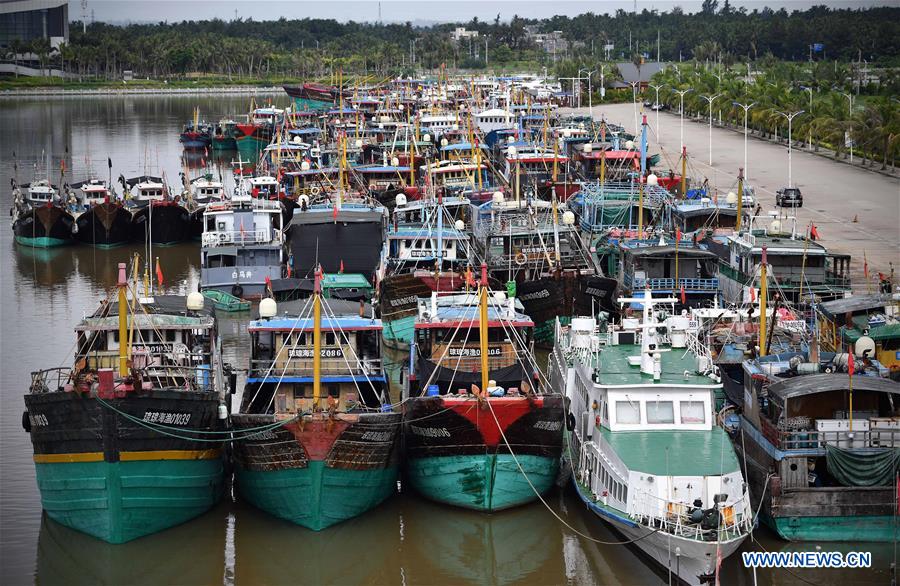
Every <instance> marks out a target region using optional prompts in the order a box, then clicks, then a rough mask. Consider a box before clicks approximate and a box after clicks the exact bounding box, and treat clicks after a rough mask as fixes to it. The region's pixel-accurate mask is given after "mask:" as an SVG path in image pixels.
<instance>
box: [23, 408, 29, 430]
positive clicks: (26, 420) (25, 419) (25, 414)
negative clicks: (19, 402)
mask: <svg viewBox="0 0 900 586" xmlns="http://www.w3.org/2000/svg"><path fill="white" fill-rule="evenodd" d="M22 429H24V430H25V432H26V433H31V418H30V417H28V411H22Z"/></svg>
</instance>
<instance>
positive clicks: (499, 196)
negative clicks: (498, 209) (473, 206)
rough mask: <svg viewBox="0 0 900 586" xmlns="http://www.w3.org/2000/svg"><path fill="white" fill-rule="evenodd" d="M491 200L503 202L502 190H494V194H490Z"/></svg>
mask: <svg viewBox="0 0 900 586" xmlns="http://www.w3.org/2000/svg"><path fill="white" fill-rule="evenodd" d="M491 200H492V201H493V202H494V203H503V192H502V191H495V192H494V195H493V196H491Z"/></svg>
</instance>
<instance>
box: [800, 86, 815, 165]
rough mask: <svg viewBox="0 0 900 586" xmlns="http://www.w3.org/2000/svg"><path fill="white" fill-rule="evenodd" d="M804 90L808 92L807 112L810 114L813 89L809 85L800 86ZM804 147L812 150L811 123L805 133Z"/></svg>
mask: <svg viewBox="0 0 900 586" xmlns="http://www.w3.org/2000/svg"><path fill="white" fill-rule="evenodd" d="M800 87H801V88H802V89H803V90H804V91H807V92H809V114H810V115H812V109H813V107H812V101H813V89H812V88H811V87H809V86H805V85H802V86H800ZM806 148H807V149H808V150H812V125H810V127H809V133H808V134H807V135H806Z"/></svg>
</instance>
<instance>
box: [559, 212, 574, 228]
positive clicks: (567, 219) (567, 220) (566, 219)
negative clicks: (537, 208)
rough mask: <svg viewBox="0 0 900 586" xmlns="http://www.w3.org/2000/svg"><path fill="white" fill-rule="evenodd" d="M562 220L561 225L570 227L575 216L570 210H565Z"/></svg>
mask: <svg viewBox="0 0 900 586" xmlns="http://www.w3.org/2000/svg"><path fill="white" fill-rule="evenodd" d="M562 220H563V224H565V225H566V226H572V225H574V224H575V214H574V213H573V212H572V210H566V211H565V212H564V213H563V218H562Z"/></svg>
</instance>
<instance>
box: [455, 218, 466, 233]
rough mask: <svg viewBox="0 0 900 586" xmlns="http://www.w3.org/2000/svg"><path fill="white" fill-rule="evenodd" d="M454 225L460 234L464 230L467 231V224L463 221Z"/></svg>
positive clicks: (457, 221)
mask: <svg viewBox="0 0 900 586" xmlns="http://www.w3.org/2000/svg"><path fill="white" fill-rule="evenodd" d="M453 225H454V226H456V229H457V230H459V231H460V232H462V231H463V230H465V229H466V223H465V222H463V221H462V220H456V223H455V224H453Z"/></svg>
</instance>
